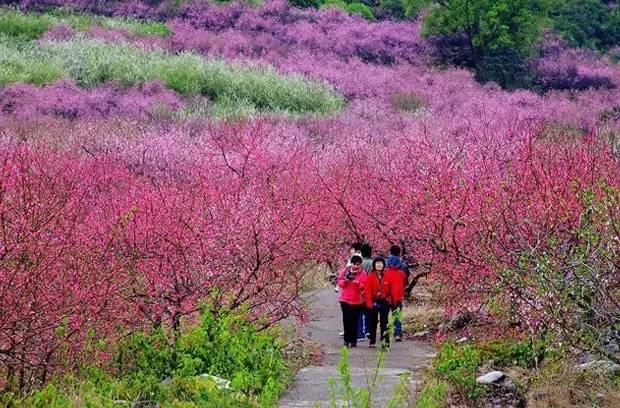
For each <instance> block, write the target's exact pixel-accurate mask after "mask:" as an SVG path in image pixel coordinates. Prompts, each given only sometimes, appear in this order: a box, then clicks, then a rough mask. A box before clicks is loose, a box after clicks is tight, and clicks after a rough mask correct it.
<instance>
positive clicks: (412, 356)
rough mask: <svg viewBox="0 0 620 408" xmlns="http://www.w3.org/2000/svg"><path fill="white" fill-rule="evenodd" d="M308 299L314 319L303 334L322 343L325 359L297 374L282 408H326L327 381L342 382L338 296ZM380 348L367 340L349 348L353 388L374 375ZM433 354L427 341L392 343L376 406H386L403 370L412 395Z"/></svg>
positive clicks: (328, 292)
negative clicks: (339, 368)
mask: <svg viewBox="0 0 620 408" xmlns="http://www.w3.org/2000/svg"><path fill="white" fill-rule="evenodd" d="M308 302H309V304H310V311H311V322H310V323H309V324H308V325H307V326H306V327H303V328H300V331H301V333H300V335H303V336H305V337H308V338H310V339H312V340H313V341H315V342H317V343H319V344H321V347H322V350H323V352H324V353H325V358H324V360H323V361H322V365H316V366H309V367H306V368H303V369H301V370H300V371H299V372H298V373H297V375H296V377H295V381H294V382H293V384H292V386H291V388H290V389H289V390H288V392H287V393H286V394H285V395H284V397H283V398H282V399H281V400H280V404H279V406H280V407H282V408H293V407H313V406H316V405H317V404H318V406H320V407H326V406H328V402H329V394H328V390H329V384H328V380H329V379H330V378H333V379H335V380H337V381H340V379H339V375H338V371H337V366H338V361H339V359H340V350H341V348H342V338H341V337H339V336H338V332H339V331H340V330H342V318H341V313H340V305H339V304H338V299H337V295H336V294H335V293H334V290H333V288H328V289H321V290H317V291H313V292H311V293H310V294H309V295H308ZM379 350H380V349H379V348H377V349H371V348H369V347H368V342H367V341H365V342H361V343H359V344H358V347H357V348H352V349H350V350H349V351H350V352H349V364H350V367H351V377H352V378H351V380H352V385H353V386H354V387H361V386H365V385H367V384H368V383H369V381H370V380H371V378H372V376H373V375H374V371H375V367H376V363H377V356H378V353H379ZM433 355H434V352H433V348H432V347H431V345H430V343H427V342H422V341H411V340H404V341H403V342H401V343H393V344H392V347H391V348H390V351H389V352H388V354H387V356H386V360H385V363H384V364H383V368H382V369H381V370H380V371H379V375H380V376H381V377H383V380H382V381H381V383H380V384H379V386H378V392H377V393H376V394H375V398H373V400H374V403H375V405H374V406H376V407H384V406H386V405H387V402H388V400H389V399H390V397H391V396H392V394H393V392H394V389H395V387H396V385H398V383H399V382H400V378H401V377H400V375H401V374H403V373H410V376H409V384H408V388H409V391H410V392H409V394H410V396H411V397H413V396H414V395H415V392H416V391H417V389H418V388H419V385H420V383H421V374H420V371H421V370H422V369H423V368H425V367H426V365H427V364H428V362H429V360H430V359H431V358H432V357H433Z"/></svg>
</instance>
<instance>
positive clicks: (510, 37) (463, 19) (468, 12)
mask: <svg viewBox="0 0 620 408" xmlns="http://www.w3.org/2000/svg"><path fill="white" fill-rule="evenodd" d="M546 15H547V11H546V3H545V1H544V0H516V1H515V0H513V1H509V0H445V1H441V2H437V3H436V6H435V7H434V8H433V9H432V10H431V12H430V14H429V15H428V17H427V18H426V20H425V21H424V34H425V35H427V36H431V35H440V34H458V33H462V34H464V35H465V36H466V37H467V39H468V43H469V45H470V47H471V48H472V51H473V53H474V55H475V57H476V59H477V60H479V59H480V58H481V57H482V53H483V51H485V50H497V49H514V50H517V52H518V53H519V55H522V56H525V55H528V54H529V53H530V52H531V50H532V45H533V44H534V43H535V42H536V40H537V39H538V37H539V34H540V30H541V23H542V21H543V20H544V18H545V17H546Z"/></svg>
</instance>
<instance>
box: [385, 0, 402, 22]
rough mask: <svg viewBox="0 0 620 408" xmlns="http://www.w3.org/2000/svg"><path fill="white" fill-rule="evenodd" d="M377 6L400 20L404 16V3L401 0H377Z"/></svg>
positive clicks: (386, 13)
mask: <svg viewBox="0 0 620 408" xmlns="http://www.w3.org/2000/svg"><path fill="white" fill-rule="evenodd" d="M378 8H379V9H380V10H381V12H382V13H383V14H385V15H387V16H390V17H392V18H395V19H398V20H401V19H404V18H405V16H406V11H407V10H406V5H405V3H404V1H403V0H379V4H378Z"/></svg>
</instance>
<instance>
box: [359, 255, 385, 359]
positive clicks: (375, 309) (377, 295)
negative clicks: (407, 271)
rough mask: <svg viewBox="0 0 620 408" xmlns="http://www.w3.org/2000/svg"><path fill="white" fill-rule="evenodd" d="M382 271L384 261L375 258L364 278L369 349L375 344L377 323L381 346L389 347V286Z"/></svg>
mask: <svg viewBox="0 0 620 408" xmlns="http://www.w3.org/2000/svg"><path fill="white" fill-rule="evenodd" d="M384 269H385V259H383V258H380V257H378V258H375V259H374V261H373V263H372V271H371V272H370V273H369V274H368V276H367V277H366V285H365V290H364V294H365V300H366V308H367V311H366V317H367V322H368V333H369V338H370V343H369V347H375V345H376V343H377V323H379V327H380V330H381V345H382V346H383V347H384V348H387V347H389V346H390V333H389V330H388V319H389V315H390V303H389V301H388V298H389V296H390V284H389V282H388V281H387V279H385V275H384Z"/></svg>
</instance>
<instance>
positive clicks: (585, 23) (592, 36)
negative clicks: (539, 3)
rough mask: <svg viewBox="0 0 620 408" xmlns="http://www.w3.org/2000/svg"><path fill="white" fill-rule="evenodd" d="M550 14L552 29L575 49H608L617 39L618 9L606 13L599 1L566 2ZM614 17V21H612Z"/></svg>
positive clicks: (570, 0)
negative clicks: (551, 15)
mask: <svg viewBox="0 0 620 408" xmlns="http://www.w3.org/2000/svg"><path fill="white" fill-rule="evenodd" d="M563 3H564V4H562V5H561V6H560V7H559V8H558V9H557V10H555V11H553V26H554V28H555V30H556V31H558V32H559V33H560V34H562V36H563V37H564V38H565V39H566V40H567V41H568V42H569V43H570V44H571V45H574V46H579V47H588V48H592V49H607V48H609V47H611V46H613V45H614V43H617V42H618V41H619V40H620V38H618V37H617V34H618V33H620V27H618V24H617V23H620V19H618V17H615V16H617V15H618V14H619V12H618V10H615V11H614V12H613V13H610V12H609V9H608V7H607V6H606V5H605V4H603V2H602V1H600V0H566V1H565V2H563ZM614 18H615V19H616V20H617V21H615V22H614V21H613V20H614Z"/></svg>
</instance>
